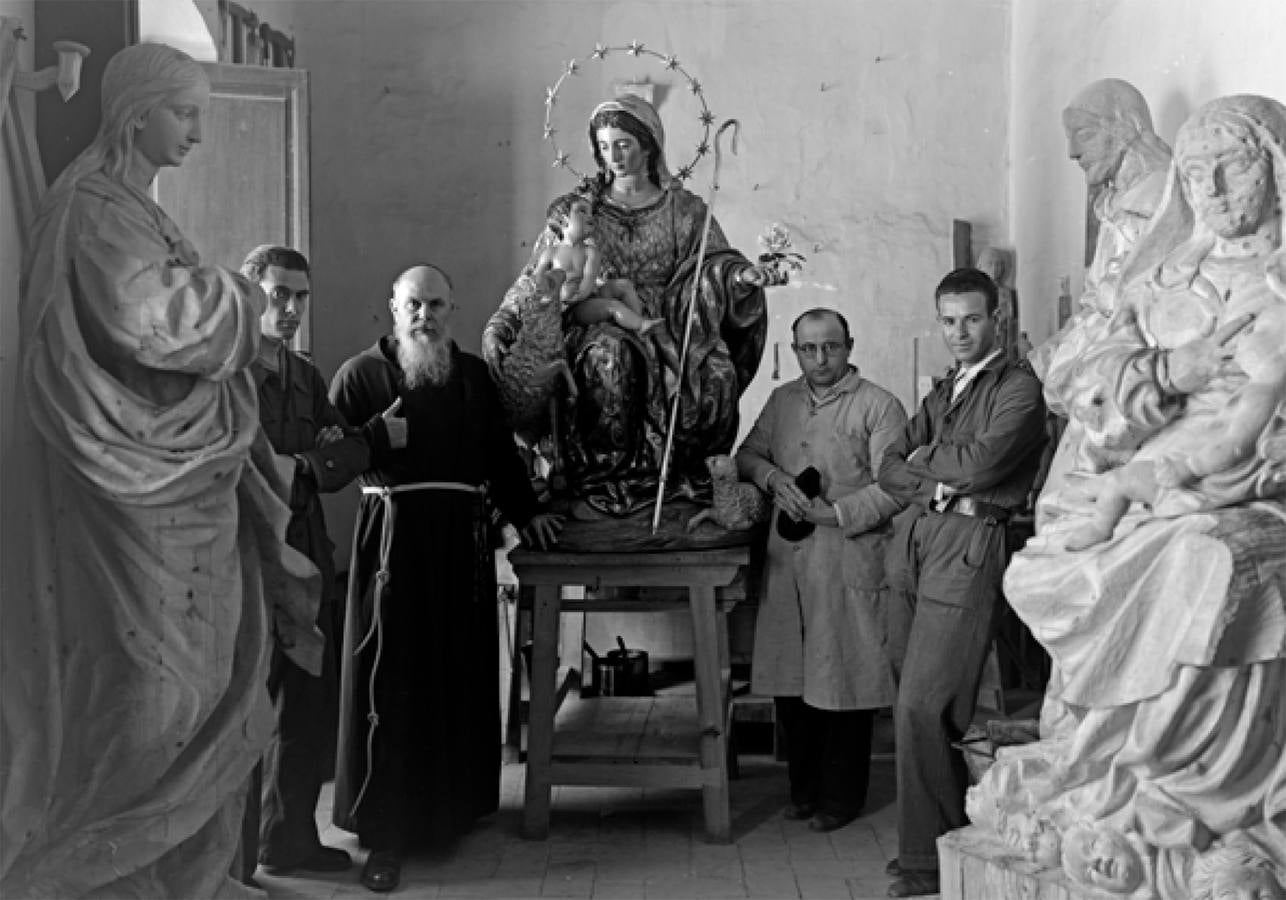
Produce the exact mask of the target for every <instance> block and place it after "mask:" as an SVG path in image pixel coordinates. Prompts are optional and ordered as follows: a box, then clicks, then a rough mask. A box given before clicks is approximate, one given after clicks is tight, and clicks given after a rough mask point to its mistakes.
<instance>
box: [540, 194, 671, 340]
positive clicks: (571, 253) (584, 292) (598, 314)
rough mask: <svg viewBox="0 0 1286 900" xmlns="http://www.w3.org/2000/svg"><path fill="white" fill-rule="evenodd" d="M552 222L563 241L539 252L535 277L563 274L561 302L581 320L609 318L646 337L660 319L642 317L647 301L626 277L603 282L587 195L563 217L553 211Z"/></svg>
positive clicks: (591, 211) (575, 200) (591, 321)
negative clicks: (551, 273) (641, 298)
mask: <svg viewBox="0 0 1286 900" xmlns="http://www.w3.org/2000/svg"><path fill="white" fill-rule="evenodd" d="M549 220H550V227H551V229H553V230H554V231H555V233H558V232H559V231H561V233H562V237H561V239H560V240H559V241H558V243H556V244H553V245H551V246H549V247H547V248H546V249H545V251H544V252H543V253H541V255H540V260H539V262H537V263H536V269H535V271H534V272H533V273H532V277H533V278H534V279H536V280H537V282H539V280H540V277H541V276H542V275H543V274H544V273H545V272H548V271H550V270H551V269H557V270H561V271H563V272H565V273H566V275H567V280H566V281H564V282H563V288H562V294H561V300H562V303H563V308H564V309H571V310H572V315H573V316H574V317H575V319H576V321H577V322H579V323H580V324H581V325H593V324H595V323H597V322H604V321H607V320H609V319H610V320H611V321H613V322H615V323H616V324H617V325H619V326H621V327H622V328H624V329H626V330H628V331H633V332H635V333H636V334H639V335H645V334H647V333H648V331H649V330H651V329H652V328H653V327H654V326H655V325H657V324H658V323H659V322H660V321H661V320H660V319H657V318H647V317H645V316H644V315H643V312H644V310H643V301H642V300H640V299H639V295H638V293H637V292H636V291H635V290H634V285H633V284H631V283H630V282H629V280H628V279H625V278H609V279H605V280H603V281H601V282H600V280H599V275H600V274H601V272H602V261H601V259H600V255H599V252H598V248H597V247H596V246H595V245H594V241H593V237H592V231H593V227H594V209H593V204H592V203H591V202H590V200H589V198H588V197H577V198H576V199H574V200H572V203H571V206H570V207H568V209H567V211H566V212H565V213H561V212H559V211H557V210H556V209H551V210H550V215H549Z"/></svg>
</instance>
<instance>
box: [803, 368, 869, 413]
mask: <svg viewBox="0 0 1286 900" xmlns="http://www.w3.org/2000/svg"><path fill="white" fill-rule="evenodd" d="M861 379H862V376H861V373H860V372H858V370H857V366H854V365H851V364H850V365H849V367H848V372H846V373H845V374H844V376H843V377H842V378H840V380H839V381H837V382H835V383H834V384H832V385H831V386H830V387H828V388H827V389H826V390H825V391H823V392H822V393H821V394H818V393H817V391H815V390H813V386H812V385H811V384H809V383H808V379H807V378H805V379H803V382H804V390H805V391H807V392H808V399H809V401H810V402H811V403H812V404H813V405H814V406H822V405H824V404H826V403H829V402H830V401H831V400H834V399H835V398H836V397H838V396H840V395H841V394H847V393H849V392H850V391H852V390H855V389H856V388H857V383H858V382H859V381H861Z"/></svg>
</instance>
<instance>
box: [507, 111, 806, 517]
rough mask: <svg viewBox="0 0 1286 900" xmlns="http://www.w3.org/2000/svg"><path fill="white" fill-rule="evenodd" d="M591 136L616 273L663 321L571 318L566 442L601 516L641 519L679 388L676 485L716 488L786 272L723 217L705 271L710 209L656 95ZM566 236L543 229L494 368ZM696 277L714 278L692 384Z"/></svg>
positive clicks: (714, 229) (572, 196) (704, 291)
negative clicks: (716, 469) (754, 258)
mask: <svg viewBox="0 0 1286 900" xmlns="http://www.w3.org/2000/svg"><path fill="white" fill-rule="evenodd" d="M589 141H590V146H591V147H592V149H593V152H594V159H595V162H596V163H597V166H598V173H597V176H596V177H595V178H594V179H593V181H592V183H591V184H589V185H588V186H587V190H588V192H589V193H590V194H591V195H592V197H593V199H594V201H596V204H597V205H596V211H595V216H594V223H595V234H594V239H595V242H596V244H597V246H598V249H599V252H600V254H601V264H602V269H603V274H604V277H606V278H611V279H626V280H628V281H629V282H630V283H632V284H633V286H634V288H635V290H636V291H637V293H638V296H639V298H640V300H641V301H642V305H643V307H644V309H643V315H644V316H645V317H647V318H660V319H661V320H662V321H661V323H659V324H658V325H657V326H656V327H655V328H652V329H651V330H650V331H649V332H648V335H647V338H646V339H644V338H641V337H640V336H639V335H637V334H635V333H634V332H631V331H628V330H626V329H624V328H621V327H620V326H619V325H617V324H615V323H614V322H612V321H605V322H596V323H594V324H589V325H584V324H579V323H577V322H576V321H575V320H574V319H570V320H568V321H567V322H566V339H565V346H566V350H567V357H568V362H569V363H570V365H571V369H572V372H573V375H574V378H575V381H576V384H577V386H578V397H577V399H576V402H575V405H574V408H573V410H572V413H571V415H570V416H569V417H568V421H567V422H566V427H565V434H564V435H562V437H563V438H564V441H563V445H564V451H565V454H566V458H567V464H568V477H569V481H570V484H571V486H572V489H573V491H574V492H575V493H576V494H577V495H578V496H579V498H580V500H582V501H583V503H584V505H585V506H587V507H588V511H594V512H597V513H599V514H606V515H611V516H627V515H629V514H631V513H634V512H636V511H638V510H640V509H642V508H644V507H646V506H649V505H650V504H651V503H652V502H653V501H654V500H655V498H656V489H657V479H658V476H659V473H660V468H661V457H662V453H663V448H664V444H665V434H666V428H667V426H668V424H669V422H668V419H669V414H670V413H669V403H668V401H669V399H670V398H671V397H672V396H673V392H674V391H679V392H681V394H682V397H681V403H680V405H679V415H680V421H679V423H678V427H677V430H676V432H675V438H674V458H673V464H672V466H671V472H672V477H671V480H670V481H669V485H670V488H671V490H672V491H677V492H681V493H687V494H692V493H695V492H696V491H698V490H700V489H701V488H702V486H705V487H708V484H709V474H708V472H707V471H706V468H705V464H704V460H705V457H707V456H709V455H711V454H715V453H727V452H729V451H730V449H731V447H732V444H733V441H734V440H735V439H736V436H737V422H738V419H737V401H738V399H739V398H740V396H741V394H742V392H743V391H744V390H745V389H746V387H747V386H748V385H749V383H750V380H751V378H753V376H754V373H755V370H756V369H757V368H758V366H759V360H760V356H761V355H762V351H763V347H764V340H765V337H766V334H767V319H766V302H765V295H764V291H763V288H764V287H765V286H767V285H771V284H780V283H781V282H782V281H783V280H784V276H783V275H782V274H781V271H780V269H778V268H776V267H773V266H768V265H761V264H756V263H752V262H750V261H749V260H747V259H746V258H745V257H744V256H742V255H741V254H740V253H739V252H737V251H736V250H734V249H733V248H731V247H730V246H729V245H728V241H727V238H726V237H725V236H724V233H723V230H722V229H721V228H720V227H719V223H718V221H712V222H711V223H710V234H709V239H708V246H707V250H706V256H705V259H704V261H703V263H702V266H701V271H700V272H697V271H696V263H697V255H698V249H699V246H700V243H701V232H702V226H703V225H704V224H705V219H706V204H705V203H704V201H702V200H701V198H700V197H698V196H696V195H695V194H693V193H691V192H690V191H688V190H686V189H685V188H683V187H682V186H681V184H680V183H679V182H678V181H677V180H676V179H674V178H672V177H671V175H670V172H669V169H668V168H667V166H666V162H665V131H664V129H663V127H662V124H661V119H660V117H659V116H658V115H657V112H656V110H655V109H654V108H653V107H652V105H651V104H649V103H648V102H647V101H645V100H643V99H641V98H638V97H635V96H629V95H627V96H624V97H621V98H619V99H615V100H609V101H606V102H604V103H601V104H599V105H598V107H597V108H595V110H594V112H593V114H592V115H591V116H590V121H589ZM580 196H582V195H581V194H578V193H575V192H573V193H568V194H565V195H563V196H562V197H560V198H558V199H557V200H556V201H555V202H554V205H555V206H558V205H559V204H561V205H563V206H565V207H567V208H570V207H571V205H572V204H573V203H574V202H576V200H577V199H578V198H579V197H580ZM557 240H558V236H557V235H556V234H555V233H554V232H553V231H552V230H550V229H548V228H546V229H545V230H544V231H543V232H542V233H541V234H540V236H539V237H538V239H537V240H536V241H535V246H534V247H533V248H532V255H531V259H530V261H529V262H528V264H527V266H526V267H525V268H524V269H523V271H522V273H521V274H520V275H519V276H518V278H517V280H515V282H514V284H513V286H512V287H511V288H510V289H509V291H508V292H507V293H506V295H505V299H504V301H503V302H502V303H501V305H500V308H499V309H498V310H497V311H496V312H495V314H494V315H492V317H491V320H490V322H489V323H488V324H487V327H486V330H485V333H484V335H483V355H484V357H485V358H486V359H487V361H488V363H490V364H491V366H492V370H493V372H498V371H500V369H501V366H502V360H503V358H504V355H505V352H506V350H507V348H508V347H509V346H510V345H511V344H512V343H513V342H514V340H515V336H516V335H517V333H518V331H519V330H520V328H521V326H522V323H521V318H520V313H519V310H520V309H521V308H522V307H523V305H524V302H523V301H524V299H525V298H527V297H529V296H530V295H532V293H533V292H535V291H536V290H537V287H536V285H535V283H534V282H533V281H532V278H531V274H532V272H533V271H534V269H535V267H536V264H537V262H538V261H539V260H540V258H541V256H542V254H543V253H544V252H545V250H546V249H547V248H548V247H550V246H551V245H552V244H554V243H556V242H557ZM694 278H697V279H700V282H701V286H702V287H701V291H700V292H699V294H698V299H697V302H698V304H699V305H698V308H697V313H696V318H695V321H694V325H693V333H692V342H691V346H690V347H689V349H688V355H687V360H686V362H685V363H684V364H683V366H682V373H683V375H682V380H681V381H680V380H679V371H680V361H679V354H680V348H681V346H682V342H683V333H684V325H685V321H686V317H687V311H688V302H689V299H690V297H691V296H692V280H693V279H694ZM582 508H584V507H582Z"/></svg>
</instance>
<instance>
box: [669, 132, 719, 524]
mask: <svg viewBox="0 0 1286 900" xmlns="http://www.w3.org/2000/svg"><path fill="white" fill-rule="evenodd" d="M729 127H731V128H732V152H733V153H736V152H737V132H738V130H739V129H740V128H741V123H740V122H738V121H737V120H736V119H727V120H725V121H724V123H723V124H722V125H720V126H719V130H718V131H716V132H715V133H714V177H713V178H711V180H710V199H709V200H708V201H707V202H706V220H705V224H704V225H702V226H701V246H700V249H698V250H697V265H696V268H695V269H693V271H692V298H691V300H689V301H688V315H687V321H686V323H685V324H684V326H683V345H682V349H680V351H679V371H678V373H677V377H676V379H675V390H674V400H673V401H672V402H671V404H670V426H669V427H668V428H667V429H666V430H665V451H664V452H663V453H662V454H661V478H660V481H659V482H658V483H657V486H656V506H655V508H654V509H653V510H652V533H653V534H656V530H657V528H659V527H660V525H661V505H662V503H664V502H665V481H666V477H667V476H668V474H669V471H670V457H671V456H672V455H673V452H674V432H675V431H676V430H678V427H679V398H680V397H682V396H683V369H684V366H685V365H686V364H687V360H688V345H689V344H690V343H691V342H692V322H693V320H694V319H695V318H696V314H697V293H698V291H700V289H701V265H702V263H704V262H705V258H706V244H707V243H708V242H709V239H710V222H711V221H713V220H714V201H715V196H716V195H717V194H718V193H719V164H720V163H721V162H722V161H723V153H722V152H720V149H719V138H721V137H723V133H724V132H725V131H727V130H728V128H729Z"/></svg>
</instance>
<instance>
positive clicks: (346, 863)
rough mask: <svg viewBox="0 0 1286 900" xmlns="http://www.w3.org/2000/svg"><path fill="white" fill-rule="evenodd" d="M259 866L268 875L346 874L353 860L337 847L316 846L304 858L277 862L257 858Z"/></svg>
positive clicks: (269, 857) (270, 859) (272, 859)
mask: <svg viewBox="0 0 1286 900" xmlns="http://www.w3.org/2000/svg"><path fill="white" fill-rule="evenodd" d="M259 864H260V865H261V866H263V870H264V871H265V872H267V873H268V874H269V875H290V874H292V873H294V872H347V871H348V869H349V867H351V866H352V865H353V858H352V857H351V856H349V855H348V853H347V852H345V851H343V850H341V849H339V848H338V847H323V846H320V845H318V846H317V847H314V848H313V850H312V851H311V852H309V853H308V854H307V855H305V856H301V857H299V858H297V859H286V860H279V859H275V858H273V857H271V856H262V857H260V858H259Z"/></svg>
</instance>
